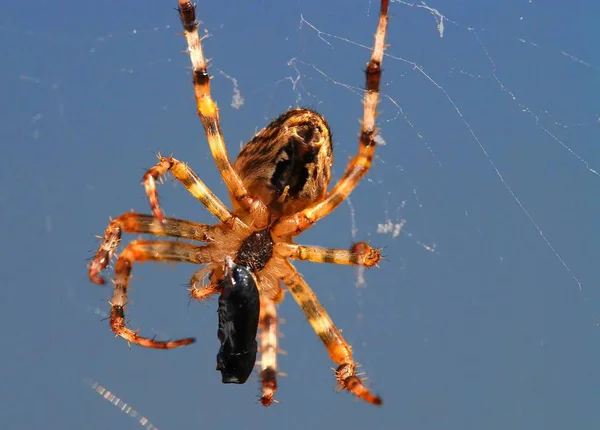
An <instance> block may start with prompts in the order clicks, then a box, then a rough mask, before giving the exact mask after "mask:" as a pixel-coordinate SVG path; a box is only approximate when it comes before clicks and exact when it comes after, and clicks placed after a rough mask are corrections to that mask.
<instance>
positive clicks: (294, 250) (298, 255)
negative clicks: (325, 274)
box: [274, 242, 381, 267]
mask: <svg viewBox="0 0 600 430" xmlns="http://www.w3.org/2000/svg"><path fill="white" fill-rule="evenodd" d="M274 252H275V253H276V254H277V255H279V256H280V257H285V258H292V259H294V260H303V261H312V262H313V263H333V264H347V265H351V266H365V267H372V266H375V265H377V263H378V262H379V260H380V259H381V253H380V252H379V250H378V249H375V248H372V247H371V246H370V245H369V244H368V243H366V242H358V243H355V244H354V245H353V246H352V248H350V249H334V248H321V247H318V246H304V245H297V244H295V243H286V242H277V243H276V244H275V250H274Z"/></svg>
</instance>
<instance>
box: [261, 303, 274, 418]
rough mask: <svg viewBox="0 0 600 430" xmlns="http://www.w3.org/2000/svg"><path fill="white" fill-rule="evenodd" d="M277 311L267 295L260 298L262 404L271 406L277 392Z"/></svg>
mask: <svg viewBox="0 0 600 430" xmlns="http://www.w3.org/2000/svg"><path fill="white" fill-rule="evenodd" d="M277 326H278V322H277V309H276V308H275V302H273V300H271V299H270V298H268V297H267V296H266V295H265V294H261V296H260V317H259V322H258V328H259V333H260V334H259V340H260V380H261V389H262V395H261V397H260V402H261V403H262V404H263V406H270V405H271V403H273V397H274V396H275V392H276V391H277V341H278V339H277V336H278V332H277V329H278V327H277Z"/></svg>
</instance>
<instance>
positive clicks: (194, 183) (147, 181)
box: [142, 155, 247, 229]
mask: <svg viewBox="0 0 600 430" xmlns="http://www.w3.org/2000/svg"><path fill="white" fill-rule="evenodd" d="M158 160H159V161H158V163H157V164H156V166H154V167H153V168H151V169H150V170H148V172H146V174H145V175H144V178H143V180H142V181H143V183H144V188H145V189H146V194H147V195H148V199H149V200H150V207H151V208H152V213H153V214H154V216H155V217H156V218H158V219H159V220H164V219H165V215H164V213H163V211H162V209H161V207H160V204H159V202H158V193H157V191H156V180H157V179H158V178H160V177H161V176H163V175H164V174H165V173H167V172H168V171H170V172H171V173H173V176H174V177H175V179H177V180H178V181H179V182H181V183H182V184H183V186H184V187H185V188H186V189H187V190H188V192H189V193H190V194H191V195H192V196H194V197H195V198H196V199H198V200H199V201H200V203H202V204H203V205H204V206H205V207H206V209H208V211H209V212H210V213H211V214H213V215H214V216H215V217H216V218H217V219H218V220H219V221H221V222H222V223H223V224H225V225H228V226H230V227H232V228H235V227H237V228H245V229H247V226H246V225H245V224H244V223H243V222H242V221H241V220H240V219H239V218H238V217H236V216H235V215H234V214H232V213H231V212H230V211H229V209H228V208H227V206H225V205H224V204H223V202H221V200H219V198H218V197H217V196H216V195H215V194H214V193H213V192H212V191H211V190H210V189H209V188H208V187H207V186H206V184H205V183H204V182H202V180H201V179H200V178H199V177H198V175H196V174H195V173H194V171H193V170H192V169H190V168H189V167H188V166H187V164H185V163H182V162H181V161H179V160H176V159H175V158H173V157H162V156H160V155H159V157H158Z"/></svg>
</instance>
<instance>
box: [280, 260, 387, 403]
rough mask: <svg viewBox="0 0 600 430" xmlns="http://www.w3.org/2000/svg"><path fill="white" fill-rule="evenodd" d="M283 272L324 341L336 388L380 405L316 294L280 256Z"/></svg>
mask: <svg viewBox="0 0 600 430" xmlns="http://www.w3.org/2000/svg"><path fill="white" fill-rule="evenodd" d="M282 264H283V266H284V267H285V268H286V272H285V273H284V275H283V276H282V278H281V280H282V281H283V283H284V284H285V285H286V287H287V288H288V290H289V291H290V292H291V293H292V296H294V299H295V300H296V302H297V303H298V306H300V308H301V309H302V312H304V315H305V316H306V318H307V319H308V322H309V323H310V325H311V326H312V327H313V329H314V330H315V332H316V333H317V336H319V338H320V339H321V341H322V342H323V343H324V344H325V347H326V348H327V352H328V353H329V357H330V358H331V360H332V361H333V362H334V363H336V364H337V365H338V367H337V369H336V370H335V377H336V379H337V382H338V385H339V387H340V388H342V389H345V390H347V391H350V392H351V393H352V394H354V395H355V396H356V397H358V398H361V399H363V400H364V401H366V402H368V403H372V404H374V405H381V403H382V400H381V397H379V396H376V395H374V394H373V393H371V392H370V391H369V389H368V388H367V387H365V386H364V384H363V382H362V380H361V379H360V377H359V376H358V375H357V374H356V367H357V366H356V363H355V362H354V359H353V358H352V349H351V347H350V345H348V343H346V341H345V340H344V338H343V337H342V335H341V334H340V332H339V330H338V329H337V328H336V327H335V325H334V324H333V321H331V318H330V317H329V315H327V312H326V311H325V309H324V308H323V305H321V303H319V300H318V299H317V296H315V293H313V291H312V290H311V289H310V287H309V286H308V284H307V283H306V282H305V281H304V279H302V276H301V275H300V274H299V273H298V272H297V271H296V269H295V268H294V266H293V265H292V264H291V263H289V262H288V261H285V260H282Z"/></svg>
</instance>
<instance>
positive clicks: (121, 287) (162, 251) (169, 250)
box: [110, 240, 213, 349]
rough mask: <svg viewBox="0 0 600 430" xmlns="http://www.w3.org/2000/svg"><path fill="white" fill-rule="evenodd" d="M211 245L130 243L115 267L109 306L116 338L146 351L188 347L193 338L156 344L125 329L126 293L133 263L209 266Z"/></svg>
mask: <svg viewBox="0 0 600 430" xmlns="http://www.w3.org/2000/svg"><path fill="white" fill-rule="evenodd" d="M212 260H213V259H212V258H211V248H210V245H207V246H196V245H192V244H190V243H184V242H172V241H147V240H139V241H134V242H131V243H130V244H129V245H128V246H127V247H126V248H125V250H124V251H123V253H122V254H121V255H120V256H119V259H118V260H117V263H116V265H115V288H114V292H113V297H112V300H111V302H110V305H111V311H110V327H111V328H112V330H113V331H114V332H115V334H116V335H117V336H121V337H122V338H123V339H125V340H127V341H128V342H131V343H135V344H137V345H140V346H144V347H147V348H159V349H170V348H177V347H179V346H183V345H189V344H190V343H193V342H194V341H195V339H194V338H186V339H179V340H174V341H166V342H163V341H156V340H154V339H148V338H145V337H142V336H140V335H138V333H137V332H135V331H133V330H130V329H128V328H127V327H125V305H126V304H127V289H128V288H129V279H130V277H131V269H132V267H133V263H134V262H136V261H137V262H146V261H172V262H185V263H193V264H205V263H210V262H211V261H212Z"/></svg>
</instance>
